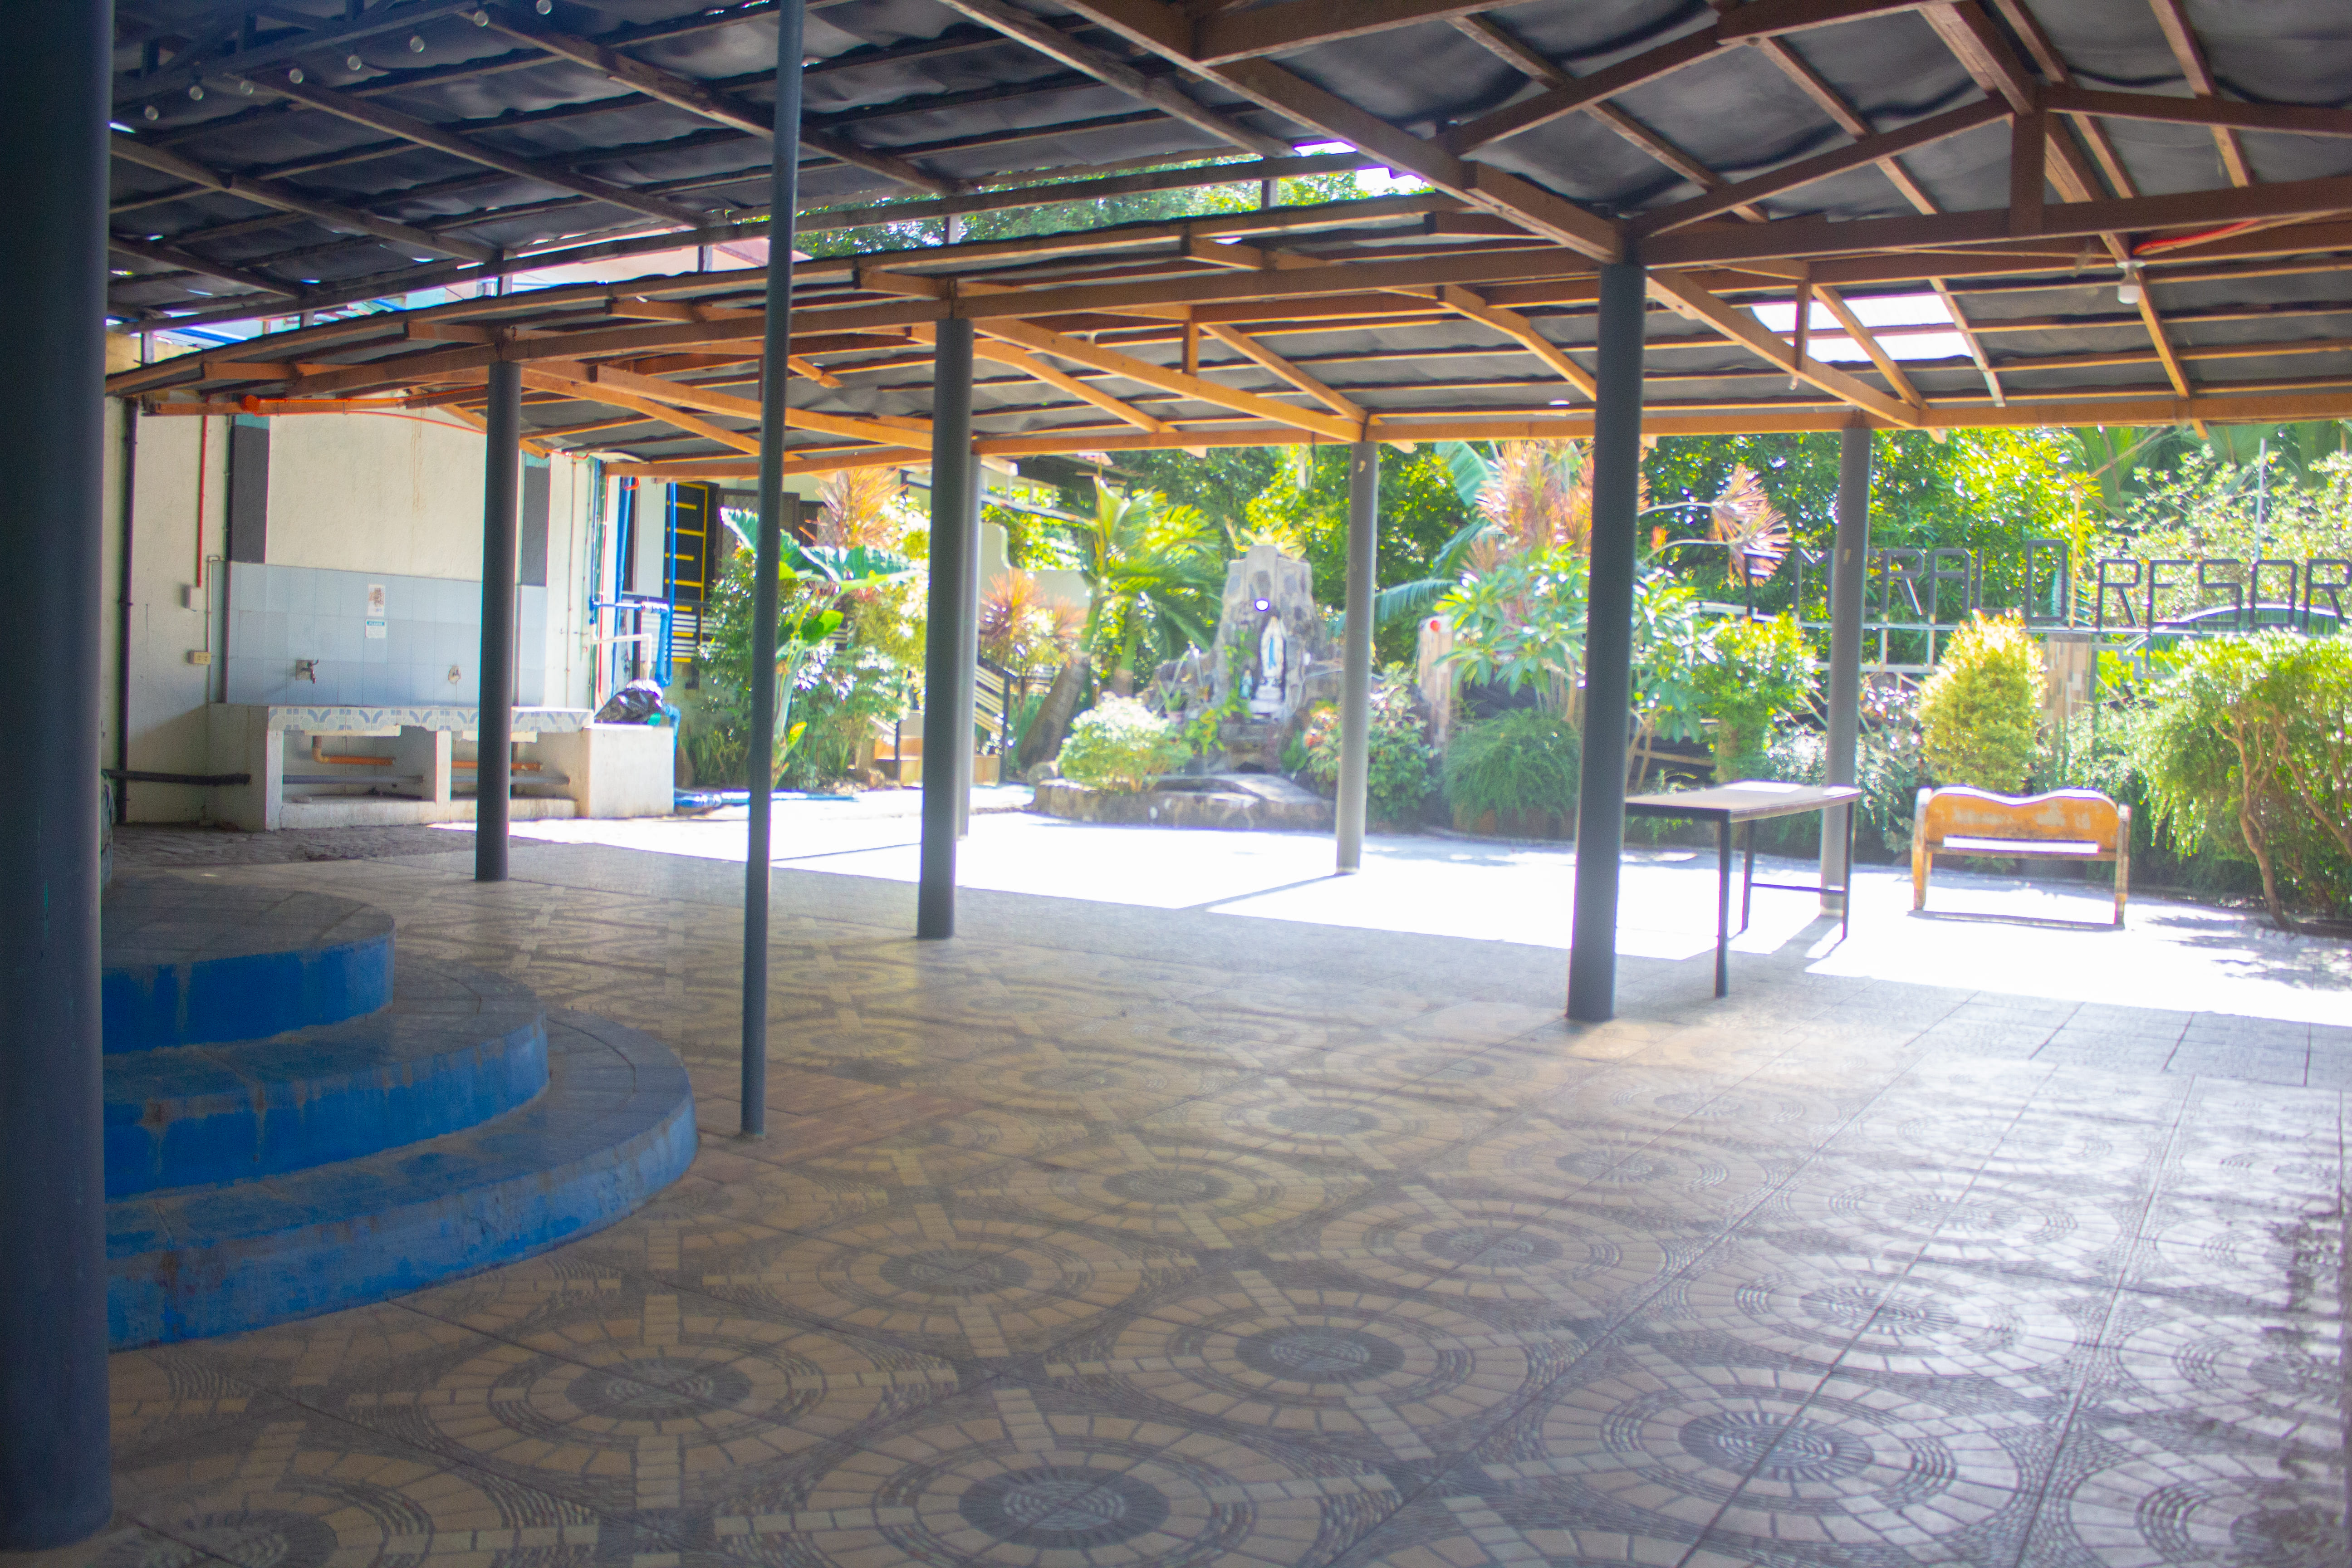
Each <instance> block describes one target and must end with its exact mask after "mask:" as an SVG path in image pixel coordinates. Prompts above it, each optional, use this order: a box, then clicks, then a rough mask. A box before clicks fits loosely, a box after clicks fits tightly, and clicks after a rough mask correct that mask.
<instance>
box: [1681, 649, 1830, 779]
mask: <svg viewBox="0 0 2352 1568" xmlns="http://www.w3.org/2000/svg"><path fill="white" fill-rule="evenodd" d="M1690 681H1691V685H1692V687H1693V688H1694V689H1695V690H1696V695H1697V700H1698V710H1699V712H1700V713H1701V714H1702V715H1703V716H1704V717H1705V718H1706V720H1707V721H1710V722H1711V723H1712V724H1713V726H1714V731H1713V733H1712V735H1711V736H1710V738H1709V742H1708V750H1709V751H1710V752H1712V753H1713V755H1714V758H1715V776H1716V779H1717V782H1718V783H1722V784H1728V783H1730V782H1731V781H1732V780H1734V779H1738V778H1747V777H1752V776H1753V775H1754V774H1755V773H1756V772H1757V771H1758V770H1759V765H1760V764H1761V763H1762V761H1763V757H1764V750H1765V747H1766V745H1767V744H1768V743H1769V742H1770V740H1771V738H1772V726H1773V723H1774V722H1775V721H1778V720H1780V719H1784V718H1786V717H1788V716H1789V715H1790V714H1792V713H1795V712H1797V711H1799V710H1801V709H1802V708H1804V707H1805V706H1806V704H1807V703H1808V702H1809V701H1810V700H1811V697H1812V689H1813V667H1812V654H1811V650H1810V649H1808V648H1807V647H1806V646H1805V634H1804V632H1803V631H1802V630H1801V629H1800V628H1799V626H1798V625H1797V618H1796V617H1795V616H1773V617H1772V618H1771V619H1769V620H1762V621H1751V620H1747V619H1744V618H1742V619H1734V620H1727V621H1721V622H1718V623H1717V624H1716V626H1714V627H1713V628H1712V630H1711V631H1710V632H1709V634H1708V636H1707V638H1706V643H1705V644H1704V646H1703V647H1702V649H1701V650H1700V658H1699V661H1698V662H1697V664H1696V666H1695V667H1694V668H1692V670H1691V672H1690Z"/></svg>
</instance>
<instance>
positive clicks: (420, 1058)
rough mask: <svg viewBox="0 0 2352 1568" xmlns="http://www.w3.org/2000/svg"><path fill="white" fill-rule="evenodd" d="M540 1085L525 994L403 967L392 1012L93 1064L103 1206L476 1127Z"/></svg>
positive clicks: (501, 984)
mask: <svg viewBox="0 0 2352 1568" xmlns="http://www.w3.org/2000/svg"><path fill="white" fill-rule="evenodd" d="M546 1084H547V1029H546V1026H545V1024H544V1022H543V1014H542V1012H541V1007H540V1005H539V999H538V998H537V997H536V996H534V995H532V994H531V993H530V988H529V987H527V986H523V985H520V984H516V983H515V982H513V981H511V980H508V979H506V978H504V977H502V976H500V975H496V974H491V973H487V972H485V971H482V970H478V969H472V968H468V967H467V966H466V965H464V964H456V963H439V962H437V961H435V960H432V959H412V958H403V959H401V960H399V962H398V964H397V966H396V968H395V970H394V983H393V1002H392V1005H391V1006H389V1007H387V1008H384V1009H383V1010H382V1011H380V1012H376V1013H372V1014H369V1015H368V1016H364V1017H360V1018H351V1019H346V1020H344V1021H343V1022H341V1023H339V1024H328V1025H323V1026H319V1027H316V1028H310V1029H297V1030H294V1031H292V1032H291V1033H289V1034H284V1035H279V1036H277V1037H274V1038H271V1039H266V1040H247V1041H239V1042H237V1043H235V1044H231V1045H207V1046H178V1047H163V1048H158V1049H155V1050H146V1051H131V1052H125V1053H122V1054H121V1055H117V1056H112V1057H109V1058H107V1059H106V1195H107V1196H108V1197H109V1198H110V1199H112V1198H123V1197H130V1196H132V1195H134V1194H139V1193H148V1192H158V1191H162V1190H163V1189H166V1188H171V1187H188V1186H205V1185H215V1184H220V1183H224V1182H237V1181H247V1180H250V1179H252V1178H254V1177H256V1176H270V1175H278V1174H282V1173H286V1172H289V1171H300V1170H307V1169H309V1168H310V1167H311V1166H314V1165H323V1164H328V1163H331V1162H334V1161H338V1160H352V1159H357V1158H360V1157H362V1156H364V1155H368V1154H373V1153H376V1152H380V1151H382V1150H385V1149H392V1148H397V1147H398V1146H400V1145H401V1144H404V1143H415V1142H421V1141H423V1140H425V1139H428V1138H437V1137H440V1136H442V1135H443V1134H445V1133H449V1132H457V1131H462V1130H464V1129H466V1128H468V1127H474V1126H478V1125H479V1124H480V1123H482V1122H484V1121H488V1120H489V1119H490V1118H492V1117H494V1116H500V1115H504V1114H505V1113H506V1112H508V1111H509V1110H514V1109H515V1108H516V1107H518V1106H520V1105H522V1104H524V1103H526V1102H527V1101H529V1100H530V1098H531V1096H533V1095H535V1094H537V1093H538V1092H539V1091H540V1090H541V1089H543V1088H545V1087H546Z"/></svg>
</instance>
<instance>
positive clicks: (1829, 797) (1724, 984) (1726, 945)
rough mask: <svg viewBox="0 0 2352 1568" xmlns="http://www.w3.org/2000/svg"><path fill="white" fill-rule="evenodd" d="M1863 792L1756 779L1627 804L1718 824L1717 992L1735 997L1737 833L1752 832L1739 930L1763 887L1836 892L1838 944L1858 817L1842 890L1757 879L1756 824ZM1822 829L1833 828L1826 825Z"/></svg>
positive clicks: (1849, 917) (1848, 802)
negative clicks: (1733, 913) (1733, 951)
mask: <svg viewBox="0 0 2352 1568" xmlns="http://www.w3.org/2000/svg"><path fill="white" fill-rule="evenodd" d="M1861 801H1862V791H1860V790H1858V789H1855V788H1854V787H1853V785H1851V784H1764V783H1759V782H1758V781H1756V780H1753V779H1746V780H1742V781H1741V782H1739V783H1738V784H1721V785H1718V786H1717V787H1716V788H1714V789H1694V790H1684V791H1682V792H1680V793H1679V794H1673V795H1631V796H1628V797H1627V799H1626V801H1625V815H1626V816H1664V817H1674V818H1678V819H1680V820H1682V821H1685V822H1712V823H1713V824H1715V874H1716V893H1715V994H1717V996H1728V995H1729V994H1731V938H1732V936H1733V934H1734V933H1733V932H1732V930H1731V830H1732V828H1733V826H1735V825H1738V826H1746V827H1747V829H1748V833H1747V847H1748V866H1747V870H1746V873H1745V875H1744V876H1743V877H1742V878H1741V879H1740V888H1739V929H1740V930H1741V931H1746V930H1747V929H1748V900H1749V899H1750V897H1751V896H1752V895H1753V893H1754V891H1755V889H1758V888H1785V889H1789V890H1790V891H1791V892H1805V893H1835V894H1836V895H1837V896H1838V909H1839V914H1838V940H1839V941H1841V942H1843V941H1844V940H1845V936H1846V931H1847V929H1848V927H1849V926H1850V925H1851V923H1852V921H1853V897H1852V889H1853V819H1854V817H1855V816H1856V815H1857V813H1855V812H1854V811H1853V810H1851V809H1849V810H1848V811H1847V812H1846V814H1845V880H1844V882H1843V884H1841V885H1840V886H1837V887H1834V888H1832V887H1831V886H1829V885H1828V884H1826V883H1816V882H1759V881H1758V880H1757V879H1756V824H1758V823H1759V822H1761V821H1763V820H1764V819H1765V818H1766V817H1768V816H1798V815H1800V814H1801V813H1803V812H1808V811H1819V812H1827V811H1829V810H1830V809H1831V808H1832V807H1833V806H1840V805H1843V806H1847V807H1853V806H1855V805H1859V804H1860V803H1861ZM1828 828H1829V824H1828V821H1827V819H1826V818H1824V819H1823V822H1822V831H1823V832H1827V831H1828Z"/></svg>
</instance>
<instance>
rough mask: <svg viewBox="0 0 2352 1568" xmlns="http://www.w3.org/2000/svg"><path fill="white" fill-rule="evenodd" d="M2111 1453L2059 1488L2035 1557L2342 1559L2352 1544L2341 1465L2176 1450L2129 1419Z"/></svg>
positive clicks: (2326, 1566)
mask: <svg viewBox="0 0 2352 1568" xmlns="http://www.w3.org/2000/svg"><path fill="white" fill-rule="evenodd" d="M2087 1441H2088V1442H2089V1443H2092V1444H2095V1446H2096V1447H2098V1448H2099V1449H2100V1450H2101V1451H2102V1453H2103V1457H2104V1458H2105V1461H2106V1462H2105V1463H2103V1464H2100V1465H2099V1466H2097V1468H2094V1469H2092V1470H2091V1471H2090V1473H2088V1474H2086V1475H2084V1476H2082V1477H2080V1478H2079V1479H2074V1481H2072V1482H2071V1483H2070V1484H2069V1485H2067V1486H2066V1487H2064V1488H2063V1489H2053V1494H2052V1496H2051V1497H2050V1498H2049V1500H2047V1501H2046V1502H2045V1503H2044V1505H2043V1507H2042V1512H2041V1516H2040V1518H2039V1520H2038V1521H2037V1523H2036V1529H2035V1531H2034V1535H2033V1538H2032V1540H2031V1541H2030V1542H2028V1543H2027V1546H2026V1552H2025V1561H2027V1562H2029V1563H2087V1564H2092V1565H2095V1568H2204V1565H2207V1564H2215V1563H2227V1564H2232V1565H2242V1568H2339V1565H2340V1564H2341V1563H2344V1562H2345V1561H2346V1560H2347V1553H2352V1541H2347V1536H2346V1533H2345V1526H2344V1518H2345V1515H2344V1482H2343V1477H2342V1475H2341V1474H2340V1473H2337V1474H2335V1475H2326V1474H2313V1473H2309V1472H2308V1471H2307V1470H2305V1469H2304V1468H2302V1467H2297V1466H2294V1465H2291V1464H2282V1463H2281V1462H2280V1461H2279V1460H2277V1459H2274V1458H2268V1457H2264V1456H2260V1455H2250V1454H2245V1453H2241V1452H2229V1451H2223V1452H2212V1451H2207V1452H2188V1453H2182V1452H2176V1451H2173V1450H2170V1449H2168V1448H2165V1447H2161V1446H2159V1445H2158V1444H2155V1443H2152V1442H2149V1441H2147V1439H2145V1438H2143V1437H2140V1436H2137V1435H2135V1434H2133V1433H2131V1432H2129V1431H2127V1430H2125V1429H2122V1428H2109V1429H2106V1430H2104V1431H2100V1432H2098V1433H2096V1434H2095V1435H2092V1436H2090V1437H2089V1438H2088V1439H2087Z"/></svg>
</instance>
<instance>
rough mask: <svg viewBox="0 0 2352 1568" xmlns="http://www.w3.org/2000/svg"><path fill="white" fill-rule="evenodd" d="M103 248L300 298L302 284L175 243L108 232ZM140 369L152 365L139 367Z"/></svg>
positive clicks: (262, 291)
mask: <svg viewBox="0 0 2352 1568" xmlns="http://www.w3.org/2000/svg"><path fill="white" fill-rule="evenodd" d="M106 247H107V248H108V249H109V250H119V251H121V253H122V254H123V255H125V256H135V257H137V258H139V259H140V260H142V261H152V262H154V263H155V264H156V265H157V266H159V267H173V268H179V269H180V270H181V271H183V272H193V273H194V274H195V275H196V276H198V277H199V278H209V279H213V280H214V281H215V282H217V283H234V284H236V286H237V287H238V288H240V289H251V290H253V291H254V292H255V293H257V294H266V295H269V296H272V297H274V298H278V299H285V300H299V299H300V298H301V297H302V287H301V285H300V284H299V283H280V282H278V279H275V278H267V277H264V276H263V275H262V274H260V273H258V272H250V271H247V269H246V268H242V267H232V266H230V265H229V264H228V263H227V262H225V261H207V260H205V258H203V257H201V256H197V255H195V254H194V253H193V252H190V251H185V250H182V249H181V248H179V247H177V246H173V245H155V244H152V243H151V242H149V241H147V240H143V239H124V238H123V237H121V236H120V235H112V234H110V235H108V236H107V237H106ZM121 281H123V282H126V283H136V282H137V281H139V279H136V278H127V279H122V280H121ZM284 308H285V307H283V306H272V307H270V309H271V310H283V309H284ZM146 368H153V367H148V366H142V369H146Z"/></svg>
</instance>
